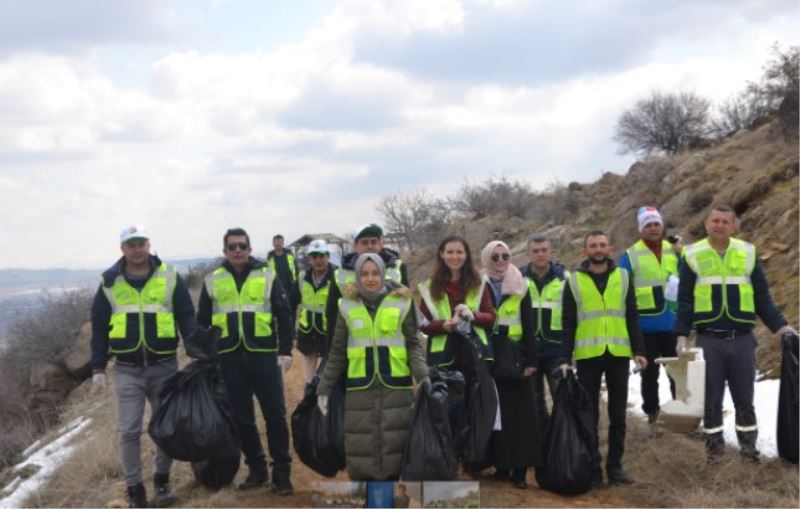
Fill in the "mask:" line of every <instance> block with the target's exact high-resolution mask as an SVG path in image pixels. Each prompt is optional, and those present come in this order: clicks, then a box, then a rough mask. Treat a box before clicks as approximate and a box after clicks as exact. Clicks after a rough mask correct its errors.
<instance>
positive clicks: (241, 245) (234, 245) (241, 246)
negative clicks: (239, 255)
mask: <svg viewBox="0 0 800 509" xmlns="http://www.w3.org/2000/svg"><path fill="white" fill-rule="evenodd" d="M237 249H238V250H239V251H247V250H248V249H250V244H248V243H246V242H231V243H230V244H228V251H236V250H237Z"/></svg>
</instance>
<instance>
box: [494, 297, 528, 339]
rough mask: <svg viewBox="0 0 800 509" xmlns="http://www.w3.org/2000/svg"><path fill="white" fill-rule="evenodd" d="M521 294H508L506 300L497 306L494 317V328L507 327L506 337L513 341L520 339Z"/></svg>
mask: <svg viewBox="0 0 800 509" xmlns="http://www.w3.org/2000/svg"><path fill="white" fill-rule="evenodd" d="M522 297H523V296H522V295H510V296H508V298H506V300H504V301H503V303H502V304H500V307H499V308H497V315H496V318H495V322H494V324H495V328H497V327H508V333H507V334H506V335H507V336H508V339H510V340H511V341H513V342H514V343H519V342H520V341H521V340H522V310H521V309H520V304H522Z"/></svg>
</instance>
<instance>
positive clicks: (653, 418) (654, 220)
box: [619, 207, 681, 428]
mask: <svg viewBox="0 0 800 509" xmlns="http://www.w3.org/2000/svg"><path fill="white" fill-rule="evenodd" d="M636 221H637V223H638V226H639V236H640V238H639V240H638V241H636V243H635V244H633V245H632V246H631V247H629V248H628V250H627V251H625V253H623V254H622V256H621V257H620V260H619V266H620V268H622V269H625V270H626V271H628V274H629V275H630V277H631V282H632V283H633V288H634V291H635V293H636V307H637V310H638V311H639V325H640V327H641V328H642V337H643V339H644V346H645V349H646V350H647V369H644V370H642V372H641V379H642V400H643V402H642V410H643V411H644V413H645V414H647V421H648V422H649V423H650V425H651V426H653V428H655V426H656V422H657V421H658V414H659V412H660V410H661V407H660V402H659V397H658V376H659V372H660V367H661V366H659V364H657V363H656V362H655V360H656V359H657V358H659V357H675V356H676V355H677V353H676V351H675V336H674V335H673V334H672V327H673V325H674V324H675V312H674V311H673V310H672V309H671V308H670V306H669V305H668V303H667V293H668V292H667V288H668V285H670V284H674V283H675V282H677V279H678V255H679V254H680V252H681V245H680V242H676V243H675V244H671V243H669V242H667V241H666V240H664V221H663V219H662V218H661V214H660V213H659V212H658V210H657V209H656V208H655V207H641V208H640V209H639V210H638V212H637V214H636ZM675 299H676V296H671V300H672V301H673V302H674V301H675ZM670 391H671V392H672V397H673V399H674V398H675V382H674V381H672V379H671V378H670Z"/></svg>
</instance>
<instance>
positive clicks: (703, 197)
mask: <svg viewBox="0 0 800 509" xmlns="http://www.w3.org/2000/svg"><path fill="white" fill-rule="evenodd" d="M562 191H563V192H562V194H563V196H560V197H559V198H560V200H559V201H558V203H559V205H558V206H560V207H563V209H564V210H563V211H562V214H554V216H562V217H566V219H565V220H562V221H558V222H554V221H551V222H547V223H541V222H537V221H535V220H527V219H522V218H510V219H509V218H500V217H486V218H483V219H480V220H462V221H459V222H457V223H456V224H454V225H452V226H451V227H450V231H451V232H452V233H458V234H460V235H463V236H464V237H465V238H466V239H467V240H468V241H469V243H470V245H471V246H472V249H473V256H475V257H476V258H477V254H478V253H477V251H479V249H480V247H481V246H483V245H484V244H485V243H486V242H488V241H489V240H492V239H500V240H504V241H506V242H507V243H508V244H509V245H510V246H511V248H512V252H513V253H514V261H515V262H516V263H517V264H518V265H521V264H523V263H525V261H526V258H525V250H526V245H525V241H526V239H527V238H528V237H529V236H530V235H531V234H533V233H534V232H537V233H543V234H545V235H547V236H548V237H550V238H551V239H552V243H553V248H554V252H555V256H556V257H557V258H558V259H560V260H561V261H562V262H563V263H564V264H565V265H567V266H572V265H573V264H574V263H576V262H577V261H578V260H579V259H580V258H581V247H582V241H583V235H584V234H585V233H586V232H587V231H589V230H592V229H602V230H605V231H607V232H608V233H609V234H610V235H611V239H612V243H613V244H614V247H615V251H616V253H617V255H619V253H621V252H622V251H624V250H625V249H626V248H627V247H628V246H630V245H631V244H632V243H633V242H634V241H635V240H636V239H637V229H636V210H637V209H638V208H639V207H641V206H643V205H654V206H656V207H657V208H658V209H659V210H660V211H661V214H662V215H663V217H664V221H665V226H666V229H667V231H668V232H669V233H676V234H679V235H681V236H682V237H683V238H684V243H689V242H693V241H695V240H697V239H700V238H702V237H703V236H704V230H703V218H704V216H705V214H706V212H707V211H708V209H709V206H711V205H716V204H723V203H725V204H728V205H730V206H732V207H733V208H734V209H735V210H736V211H737V213H738V214H739V217H740V220H741V224H740V233H739V234H738V236H739V237H741V238H743V239H745V240H748V241H750V242H752V243H754V244H755V245H756V247H757V249H758V251H759V257H760V260H761V262H762V263H763V265H764V269H765V271H766V274H767V277H768V279H769V281H770V283H771V288H772V294H773V297H774V299H775V301H776V302H777V304H778V306H779V307H780V308H781V309H782V310H783V312H784V313H785V314H786V316H787V317H788V318H789V321H790V322H791V323H792V324H794V325H795V326H796V325H797V323H798V148H797V139H796V137H795V138H792V139H787V138H786V137H784V135H783V133H782V132H781V130H780V128H779V126H778V122H777V120H776V121H772V122H768V123H766V124H764V125H762V126H761V127H759V128H758V129H756V130H753V131H749V130H743V131H739V132H738V133H737V134H735V135H734V136H732V137H730V138H728V139H726V140H724V141H722V142H721V143H719V144H717V145H715V146H713V147H709V148H703V149H698V150H694V151H690V152H684V153H680V154H677V155H675V156H672V157H650V158H648V159H645V160H643V161H639V162H637V163H635V164H634V165H633V166H631V167H630V169H629V170H628V172H627V173H626V174H625V175H618V174H615V173H610V172H608V173H605V174H604V175H603V176H602V177H601V178H600V179H599V180H598V181H596V182H593V183H578V182H572V183H570V184H569V185H567V186H566V189H565V190H562ZM434 250H435V246H427V247H425V248H422V249H419V250H416V251H414V252H412V253H408V254H406V255H404V256H405V258H406V259H407V260H408V261H409V262H410V263H409V266H410V267H411V279H412V280H413V281H419V280H421V279H423V278H425V277H428V275H429V274H430V271H431V269H432V261H431V260H433V259H434V258H433V254H434V253H433V251H434ZM758 332H759V334H760V336H761V341H760V346H759V352H758V354H759V364H760V367H761V369H762V371H765V372H766V374H767V376H776V375H777V370H775V369H774V368H775V367H777V366H778V364H779V360H780V349H779V348H778V342H777V341H774V340H772V336H771V335H770V334H769V333H768V331H767V330H766V328H764V327H763V326H762V325H759V329H758Z"/></svg>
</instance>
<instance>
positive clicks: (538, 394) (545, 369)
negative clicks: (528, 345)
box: [533, 357, 561, 436]
mask: <svg viewBox="0 0 800 509" xmlns="http://www.w3.org/2000/svg"><path fill="white" fill-rule="evenodd" d="M558 366H559V362H558V357H539V362H538V364H537V365H536V372H535V373H534V374H533V391H534V392H533V397H534V400H535V402H536V411H537V413H538V414H539V432H540V434H541V435H540V436H544V431H545V429H547V423H548V422H549V421H550V411H549V410H548V409H547V401H546V398H545V397H544V381H545V380H547V387H548V389H549V390H550V399H551V400H554V399H555V396H556V387H558V380H559V379H560V378H561V374H560V373H559V374H555V373H553V370H558Z"/></svg>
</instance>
